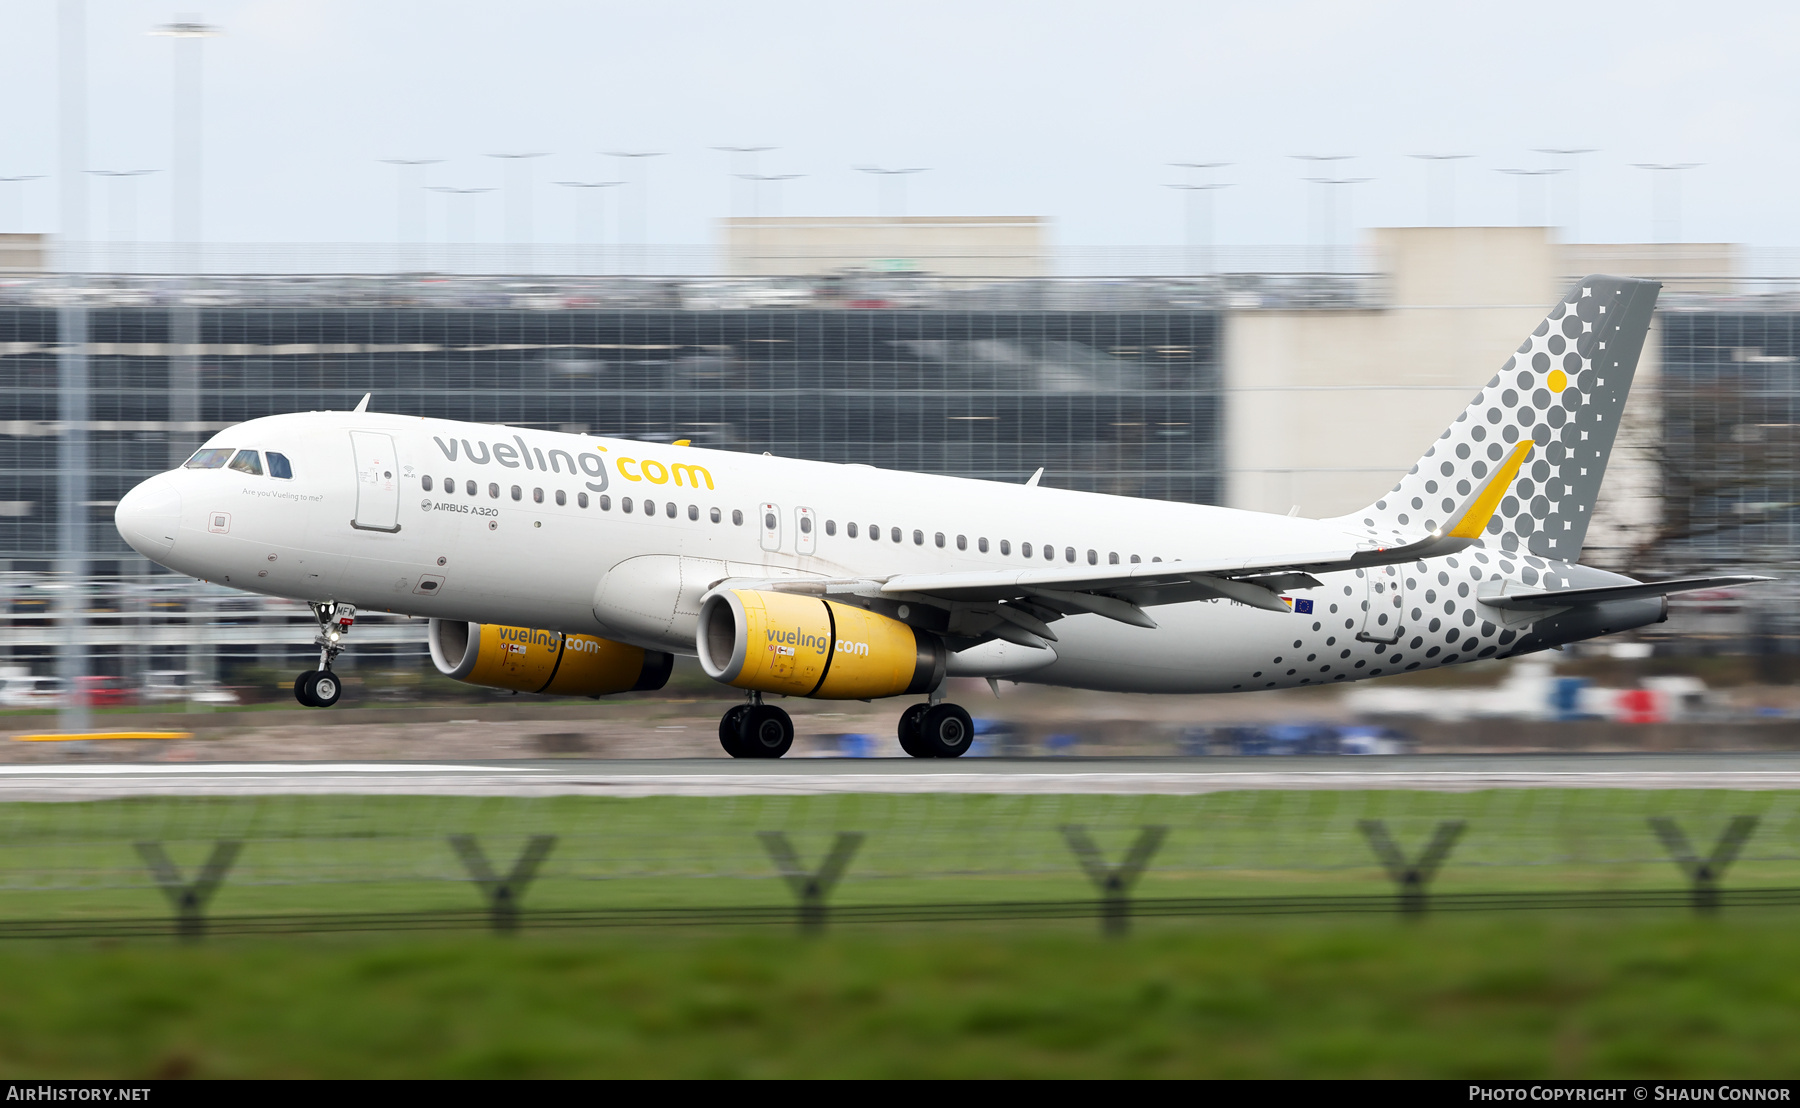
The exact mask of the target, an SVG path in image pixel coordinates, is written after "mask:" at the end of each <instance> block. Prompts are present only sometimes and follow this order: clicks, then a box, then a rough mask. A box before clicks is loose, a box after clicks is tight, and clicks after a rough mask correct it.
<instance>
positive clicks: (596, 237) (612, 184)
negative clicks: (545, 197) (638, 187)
mask: <svg viewBox="0 0 1800 1108" xmlns="http://www.w3.org/2000/svg"><path fill="white" fill-rule="evenodd" d="M556 183H557V184H559V185H561V186H562V187H564V188H571V189H574V190H576V191H575V241H576V242H577V244H580V245H588V246H593V247H595V248H596V250H597V251H598V253H599V257H598V258H597V259H596V265H595V267H594V268H595V269H596V270H598V271H600V272H605V270H606V206H605V205H606V193H604V192H602V191H600V190H601V189H610V188H617V187H618V186H619V185H622V184H624V183H625V182H623V181H558V182H556ZM589 195H592V196H593V197H594V199H595V201H597V202H598V203H599V204H600V217H599V218H598V219H597V220H595V221H594V223H593V232H592V233H591V234H589V235H586V236H583V234H582V227H583V223H584V221H583V220H582V218H581V202H582V201H583V200H585V199H587V198H588V196H589ZM584 237H585V238H586V242H585V243H583V242H582V240H583V238H584Z"/></svg>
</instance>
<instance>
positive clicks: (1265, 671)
mask: <svg viewBox="0 0 1800 1108" xmlns="http://www.w3.org/2000/svg"><path fill="white" fill-rule="evenodd" d="M353 440H354V442H353ZM207 445H208V446H209V447H217V448H231V449H233V450H257V451H261V452H270V451H274V452H279V453H280V454H282V455H283V456H285V457H286V458H287V459H288V460H289V462H290V463H291V467H292V477H291V478H288V479H281V478H278V477H275V476H273V475H271V474H270V473H269V472H268V470H267V469H265V470H264V472H263V473H262V474H261V475H257V474H252V473H247V472H241V471H239V470H235V469H231V468H213V469H178V470H173V471H171V472H169V473H166V474H162V475H160V476H158V477H155V478H152V479H150V481H147V482H145V484H144V485H142V486H140V487H139V489H137V490H134V492H133V493H132V494H131V495H130V496H129V497H128V498H127V499H126V500H125V501H124V502H122V503H121V506H120V510H119V515H118V522H119V527H120V530H121V533H123V534H124V535H125V537H126V539H127V541H129V542H131V544H132V545H133V546H134V547H135V548H136V549H138V550H139V551H140V552H142V553H144V554H146V555H147V556H149V557H151V558H153V559H154V560H155V561H157V562H160V563H161V564H163V565H165V566H167V567H169V568H170V569H173V570H175V571H177V572H180V573H184V574H188V575H191V576H194V577H198V578H203V579H206V580H210V581H215V582H219V583H223V584H226V585H229V586H231V587H233V588H239V589H245V590H249V591H254V592H260V593H267V594H270V595H274V596H282V597H289V598H293V599H298V600H308V601H326V600H335V601H339V602H346V603H350V604H354V605H356V606H357V607H358V608H362V609H376V610H384V611H390V612H397V613H405V614H408V615H415V616H428V617H441V618H445V619H455V620H467V621H471V622H477V623H499V624H507V625H514V626H526V627H537V628H545V629H550V630H559V631H565V632H571V633H582V634H590V635H598V636H602V637H609V638H615V639H623V640H625V641H630V642H633V643H635V644H636V645H639V646H644V647H647V648H652V649H658V650H665V651H670V652H674V653H683V654H692V653H693V652H694V620H695V615H696V614H697V612H698V600H699V598H700V596H701V595H702V594H703V593H704V591H705V590H706V588H708V587H710V586H711V585H712V584H714V583H716V582H717V581H719V580H723V579H726V578H736V579H759V578H761V579H767V578H770V577H779V576H792V575H807V576H812V575H817V576H826V577H850V576H875V577H887V576H890V575H893V574H898V573H939V572H952V571H962V570H994V569H1014V568H1016V569H1043V568H1055V567H1069V566H1071V560H1072V562H1073V565H1074V566H1086V565H1088V564H1090V563H1092V564H1095V565H1097V566H1098V567H1099V568H1100V569H1101V570H1104V569H1105V567H1106V566H1108V565H1109V564H1111V563H1112V562H1113V560H1114V559H1115V558H1116V559H1117V561H1118V562H1119V563H1120V564H1129V563H1130V562H1131V561H1133V560H1137V559H1141V560H1142V561H1143V562H1151V561H1152V560H1153V559H1160V560H1162V561H1165V562H1175V561H1177V560H1186V561H1201V562H1211V563H1216V562H1218V561H1219V560H1221V559H1224V558H1232V557H1242V558H1245V559H1249V558H1252V557H1255V556H1258V555H1263V554H1271V553H1276V554H1278V553H1280V552H1284V551H1310V550H1323V549H1332V548H1341V547H1343V546H1344V545H1345V544H1346V543H1347V542H1348V541H1349V540H1348V539H1347V538H1346V535H1345V533H1344V532H1343V531H1342V530H1341V529H1340V528H1339V527H1338V526H1337V525H1335V524H1333V523H1331V522H1327V521H1318V520H1308V519H1298V518H1288V517H1283V516H1270V515H1263V514H1259V513H1252V512H1243V511H1235V510H1231V509H1226V508H1218V507H1207V506H1200V505H1191V504H1174V503H1165V502H1161V501H1151V500H1140V499H1133V498H1129V497H1119V496H1106V495H1099V494H1093V493H1079V492H1068V491H1063V490H1058V489H1050V488H1041V487H1035V486H1021V485H1007V484H999V483H995V482H986V481H973V480H965V479H960V478H952V477H937V476H929V475H920V474H912V473H899V472H892V471H883V470H878V469H874V468H871V467H867V466H860V465H837V464H830V463H822V462H805V461H795V460H791V459H786V458H776V457H771V456H768V455H762V456H756V455H750V454H741V453H731V452H726V451H716V450H704V449H698V448H693V447H686V446H674V445H665V444H653V443H645V442H637V441H632V440H624V439H607V438H598V437H590V436H587V435H572V434H561V433H557V432H551V431H543V430H533V429H522V428H513V427H502V426H490V425H482V424H467V423H456V422H451V421H447V420H436V419H421V418H412V417H404V416H397V415H386V414H379V413H345V412H313V413H307V414H296V415H284V416H271V417H268V418H263V419H256V420H252V421H250V422H247V423H243V424H239V425H237V426H235V427H232V428H229V429H227V430H225V431H222V432H220V433H219V434H217V435H215V436H214V437H213V438H212V440H211V441H210V442H209V443H208V444H207ZM577 459H580V461H579V462H577ZM427 480H429V488H428V487H427ZM471 483H473V488H474V492H473V494H471V492H470V491H469V490H470V487H471ZM447 485H453V487H454V491H453V492H452V491H446V486H447ZM515 486H517V488H518V490H519V491H518V494H517V495H515V494H514V492H513V489H514V487H515ZM496 491H497V493H498V495H495V492H496ZM540 491H541V499H540V498H539V493H540ZM559 493H560V494H561V502H560V503H559V501H558V494H559ZM582 497H585V498H586V502H587V506H586V507H582V506H580V501H581V498H582ZM602 497H605V498H606V500H605V501H604V502H603V501H602V499H601V498H602ZM628 499H629V501H630V502H631V510H629V511H627V510H626V508H625V504H626V501H627V500H628ZM602 503H605V504H606V505H607V507H604V508H603V507H602ZM646 503H649V504H651V505H653V506H654V514H651V513H649V512H646V510H645V505H646ZM671 505H672V506H673V514H672V515H671V512H670V506H671ZM715 513H716V516H717V520H716V521H715ZM771 517H772V518H773V522H774V526H773V527H768V526H766V523H767V522H768V521H769V520H770V518H771ZM808 523H809V524H810V526H807V524H808ZM852 525H854V537H852ZM896 534H897V536H898V539H897V540H896ZM1353 537H1354V536H1352V538H1353ZM1027 550H1029V553H1027ZM1046 551H1049V552H1050V556H1049V557H1046V553H1045V552H1046ZM642 559H651V561H642ZM626 563H631V564H632V566H633V567H635V568H629V569H621V572H620V575H619V576H617V577H615V578H614V584H613V587H612V588H611V589H607V588H606V579H607V577H608V575H609V573H611V572H613V571H614V569H615V567H624V566H625V564H626ZM646 567H648V568H646ZM1578 569H1579V567H1573V566H1569V565H1566V564H1563V563H1556V562H1550V563H1546V562H1545V561H1544V560H1542V559H1537V558H1521V557H1518V556H1514V555H1511V554H1505V553H1502V552H1500V551H1498V550H1494V551H1483V550H1470V551H1467V552H1465V553H1464V554H1462V555H1460V556H1458V557H1454V558H1439V559H1434V560H1432V561H1431V562H1422V563H1416V564H1408V565H1406V566H1403V567H1399V577H1397V578H1395V580H1396V582H1398V581H1400V580H1402V579H1403V580H1404V581H1405V589H1406V591H1405V607H1406V609H1407V610H1408V611H1409V613H1417V615H1416V617H1415V618H1414V619H1412V620H1409V621H1408V622H1409V623H1410V624H1413V625H1414V626H1412V627H1410V628H1409V630H1408V634H1407V635H1406V636H1405V637H1404V638H1403V639H1402V640H1401V641H1399V642H1396V643H1393V644H1385V643H1377V642H1364V641H1359V640H1358V637H1357V636H1358V632H1359V631H1361V630H1363V625H1362V620H1363V619H1364V618H1365V617H1364V600H1365V599H1366V597H1367V592H1366V591H1365V590H1367V589H1368V588H1369V587H1370V585H1369V578H1366V577H1365V576H1364V575H1363V574H1362V572H1361V571H1353V572H1344V573H1338V574H1330V575H1325V576H1322V577H1321V578H1320V581H1321V585H1320V587H1319V588H1315V589H1310V590H1307V591H1303V592H1297V593H1293V594H1291V595H1292V596H1293V598H1294V599H1296V600H1297V601H1300V602H1301V603H1299V604H1297V605H1296V608H1297V610H1296V611H1295V612H1290V613H1277V612H1271V611H1266V610H1262V609H1258V608H1252V607H1247V606H1244V605H1241V604H1238V603H1235V602H1233V601H1229V600H1209V601H1200V602H1193V603H1182V604H1168V605H1161V606H1157V607H1154V608H1152V609H1150V612H1151V614H1152V615H1153V616H1154V619H1155V621H1156V622H1157V624H1158V625H1159V626H1158V627H1157V628H1155V629H1147V628H1140V627H1134V626H1129V625H1127V624H1124V623H1120V622H1115V621H1113V620H1109V619H1106V618H1102V617H1101V616H1098V615H1075V616H1070V617H1068V618H1065V619H1062V620H1059V621H1057V622H1056V623H1055V632H1056V635H1057V640H1056V642H1055V643H1054V644H1053V645H1054V650H1055V654H1056V660H1055V661H1054V662H1052V663H1050V664H1048V665H1045V666H1043V667H1041V668H1038V669H1034V670H1031V671H1030V672H1024V673H1019V674H1017V676H1016V679H1018V680H1023V681H1031V682H1036V683H1043V684H1053V685H1065V686H1073V687H1080V688H1097V689H1114V690H1125V691H1141V692H1227V691H1232V690H1238V689H1243V690H1252V689H1262V688H1270V687H1287V686H1294V685H1300V684H1330V683H1333V682H1337V681H1348V680H1354V679H1358V678H1361V677H1366V676H1372V675H1376V674H1380V673H1391V672H1397V671H1400V670H1403V669H1412V668H1415V667H1419V666H1425V667H1429V666H1435V665H1441V664H1444V663H1446V662H1448V661H1468V660H1473V657H1474V656H1476V655H1477V654H1479V656H1483V657H1486V656H1491V655H1492V654H1493V653H1495V652H1496V649H1498V650H1502V651H1503V650H1504V646H1500V647H1495V645H1494V644H1495V643H1497V642H1499V641H1500V639H1499V638H1497V636H1505V639H1506V641H1511V639H1512V637H1513V636H1512V635H1507V634H1506V632H1505V630H1504V629H1505V628H1507V627H1512V628H1515V629H1519V630H1522V629H1523V627H1524V626H1525V624H1524V623H1522V622H1520V621H1519V618H1518V616H1517V614H1516V613H1512V614H1510V615H1509V614H1508V613H1503V612H1501V611H1499V610H1497V609H1492V608H1489V607H1488V606H1486V605H1483V604H1480V603H1479V602H1478V600H1477V599H1476V593H1477V591H1478V589H1479V587H1480V585H1481V584H1482V583H1483V582H1492V581H1494V580H1496V579H1500V578H1513V579H1515V580H1519V579H1522V580H1524V581H1525V582H1529V583H1536V582H1537V581H1538V580H1539V575H1540V574H1542V575H1543V576H1544V577H1545V578H1546V579H1549V578H1553V577H1556V576H1557V575H1563V576H1564V578H1565V580H1564V581H1563V582H1562V583H1567V581H1566V576H1567V575H1568V574H1570V573H1571V572H1572V571H1576V570H1578ZM640 571H641V572H640ZM663 581H666V582H668V589H669V590H670V591H669V594H668V595H667V596H666V597H657V596H653V595H650V593H653V592H654V591H655V590H654V589H653V588H640V587H639V586H638V584H637V583H638V582H651V583H655V582H663ZM626 586H630V587H626ZM640 600H641V603H639V601H640ZM1307 602H1310V607H1311V612H1310V613H1305V611H1304V610H1305V609H1306V608H1307V607H1308V606H1309V604H1308V603H1307ZM597 605H598V606H597ZM659 606H661V607H660V608H659ZM634 607H636V608H643V609H645V610H644V611H634V610H633V609H634ZM661 609H669V610H667V611H663V610H661ZM1465 613H1468V614H1466V615H1465ZM1508 619H1511V620H1512V622H1511V623H1508V622H1507V620H1508ZM1428 621H1429V622H1430V624H1431V626H1432V630H1431V631H1430V632H1429V633H1428V632H1426V630H1425V628H1426V625H1427V622H1428ZM1465 621H1471V622H1467V623H1465ZM1439 623H1442V624H1443V625H1444V629H1443V630H1441V631H1440V630H1439V629H1438V627H1437V625H1438V624H1439ZM1458 626H1464V627H1466V628H1468V629H1469V630H1468V632H1467V633H1468V634H1469V635H1471V636H1473V635H1477V634H1480V635H1481V638H1480V640H1479V641H1480V645H1481V647H1483V648H1485V649H1482V650H1477V649H1475V648H1473V647H1464V648H1460V649H1459V646H1458V644H1457V643H1456V642H1452V641H1450V640H1451V639H1452V638H1453V637H1455V638H1459V639H1460V637H1461V636H1460V634H1459V633H1457V632H1455V630H1454V629H1455V628H1456V627H1458ZM1478 627H1481V628H1485V631H1484V632H1481V631H1477V630H1476V628H1478ZM1496 628H1498V629H1499V630H1496ZM1414 631H1416V632H1417V634H1416V635H1415V634H1414ZM1468 641H1471V642H1473V641H1474V640H1473V639H1471V640H1468ZM1414 642H1418V645H1416V646H1415V645H1412V644H1413V643H1414ZM1396 655H1399V656H1400V660H1399V661H1396V660H1395V656H1396Z"/></svg>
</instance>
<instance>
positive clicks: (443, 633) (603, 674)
mask: <svg viewBox="0 0 1800 1108" xmlns="http://www.w3.org/2000/svg"><path fill="white" fill-rule="evenodd" d="M426 639H427V641H428V642H429V643H430V644H431V661H432V664H434V665H436V666H437V668H438V672H439V673H441V674H443V675H444V676H445V677H449V678H453V679H455V680H457V681H462V682H465V683H467V684H470V685H485V686H486V687H488V688H490V689H511V690H513V691H514V692H528V693H546V694H548V695H550V696H605V695H606V694H607V693H616V692H636V691H639V690H650V689H660V688H662V687H663V685H665V684H667V683H668V680H669V671H670V670H671V669H673V668H674V666H675V658H674V656H673V655H670V654H663V653H660V652H658V651H655V650H644V649H642V648H641V647H636V646H627V645H625V644H624V643H622V642H613V641H612V640H611V639H596V638H594V637H593V636H591V635H565V634H563V633H562V632H561V631H534V630H532V629H531V628H529V627H499V626H496V625H494V624H491V623H464V622H463V621H461V620H450V619H434V620H432V621H431V629H430V631H429V632H427V635H426Z"/></svg>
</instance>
